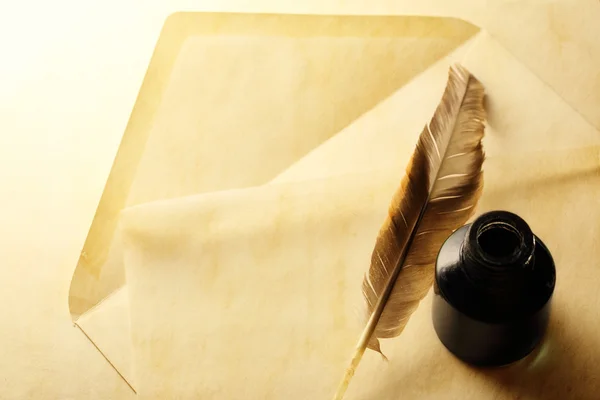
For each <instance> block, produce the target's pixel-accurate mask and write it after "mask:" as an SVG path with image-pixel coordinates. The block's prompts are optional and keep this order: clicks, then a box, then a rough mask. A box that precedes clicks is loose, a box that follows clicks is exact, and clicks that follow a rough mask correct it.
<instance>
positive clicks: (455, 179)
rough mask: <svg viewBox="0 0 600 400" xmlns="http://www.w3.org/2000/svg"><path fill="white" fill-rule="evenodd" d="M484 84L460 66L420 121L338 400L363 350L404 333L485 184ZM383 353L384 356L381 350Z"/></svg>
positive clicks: (376, 255) (366, 285) (368, 280)
mask: <svg viewBox="0 0 600 400" xmlns="http://www.w3.org/2000/svg"><path fill="white" fill-rule="evenodd" d="M483 99H484V88H483V85H482V84H481V83H480V82H479V81H478V80H477V79H476V78H475V77H474V76H473V75H471V73H470V72H469V71H467V69H465V68H464V67H462V66H460V65H453V66H452V67H450V71H449V74H448V81H447V85H446V89H445V91H444V94H443V96H442V100H441V102H440V103H439V105H438V107H437V109H436V111H435V113H434V115H433V118H432V119H431V121H430V122H429V123H428V124H427V125H426V126H425V128H424V129H423V131H422V132H421V135H420V136H419V140H418V143H417V146H416V149H415V151H414V153H413V155H412V158H411V160H410V162H409V164H408V167H407V168H406V175H405V176H404V178H403V180H402V182H401V185H400V187H399V189H398V190H397V191H396V193H395V194H394V196H393V198H392V202H391V205H390V208H389V211H388V217H387V218H386V220H385V222H384V223H383V226H382V227H381V229H380V231H379V235H378V237H377V240H376V242H375V248H374V250H373V253H372V256H371V265H370V268H369V271H368V272H367V273H366V274H365V277H364V280H363V284H362V291H363V295H364V298H365V301H366V304H367V309H368V313H369V319H368V322H367V325H366V327H365V329H364V331H363V333H362V335H361V337H360V340H359V342H358V344H357V346H356V349H355V353H354V355H353V357H352V359H351V362H350V366H349V367H348V369H347V370H346V373H345V376H344V378H343V380H342V382H341V383H340V386H339V387H338V390H337V392H336V394H335V397H334V398H335V399H336V400H341V399H342V398H343V396H344V393H345V391H346V389H347V387H348V385H349V383H350V380H351V379H352V376H353V375H354V371H355V370H356V368H357V366H358V364H359V362H360V360H361V358H362V355H363V354H364V352H365V350H366V349H367V348H369V349H372V350H374V351H377V352H379V353H381V349H380V344H379V339H381V338H393V337H396V336H398V335H400V333H402V331H403V329H404V327H405V326H406V324H407V322H408V320H409V318H410V316H411V315H412V313H413V312H414V311H415V310H416V309H417V307H418V305H419V302H420V301H421V300H422V299H423V298H424V297H425V295H426V294H427V293H428V291H429V289H430V288H431V285H432V284H433V279H434V271H433V269H434V264H435V259H436V257H437V253H438V251H439V249H440V247H441V245H442V244H443V242H444V240H445V239H446V238H447V237H448V236H449V235H450V234H451V233H452V232H454V231H455V230H456V229H458V228H459V227H460V226H462V225H463V224H465V223H466V222H467V220H468V219H469V218H470V217H471V215H472V214H473V212H474V210H475V206H476V204H477V201H478V200H479V197H480V196H481V191H482V189H483V172H482V165H483V160H484V152H483V147H482V144H481V140H482V138H483V134H484V124H485V109H484V103H483ZM382 354H383V353H382Z"/></svg>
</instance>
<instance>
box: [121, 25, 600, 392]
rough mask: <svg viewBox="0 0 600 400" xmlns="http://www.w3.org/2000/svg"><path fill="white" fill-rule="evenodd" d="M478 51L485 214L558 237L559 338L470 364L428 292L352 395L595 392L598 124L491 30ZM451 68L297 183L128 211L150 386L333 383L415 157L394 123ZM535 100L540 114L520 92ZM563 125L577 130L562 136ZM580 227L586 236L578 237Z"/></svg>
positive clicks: (235, 388)
mask: <svg viewBox="0 0 600 400" xmlns="http://www.w3.org/2000/svg"><path fill="white" fill-rule="evenodd" d="M467 46H468V47H467V49H466V55H465V56H464V57H463V64H464V65H465V66H467V67H468V68H469V69H470V70H471V71H473V72H474V73H475V74H476V75H477V76H478V77H479V78H480V79H481V80H482V83H483V84H484V85H485V86H486V87H487V88H488V94H489V129H488V132H487V137H486V139H485V146H486V152H487V154H488V155H489V159H488V161H487V162H486V164H485V166H484V169H485V171H486V178H485V180H486V183H485V191H484V197H483V198H482V201H481V206H480V208H479V212H483V211H486V210H491V209H508V210H511V211H514V212H517V213H519V214H520V215H522V216H523V217H524V218H525V219H526V220H527V221H528V222H529V223H530V224H531V226H532V228H533V229H534V231H535V232H536V233H537V234H538V235H539V236H540V237H541V238H542V239H543V240H544V241H545V242H546V244H547V245H548V246H550V249H551V250H552V252H553V254H554V257H555V260H556V262H557V265H558V269H559V272H558V287H557V291H556V299H555V312H554V314H553V319H552V325H551V328H550V333H549V335H548V339H547V341H546V342H545V344H544V346H543V347H541V348H540V351H541V352H540V354H537V355H534V356H533V357H531V358H530V359H528V360H526V361H525V362H522V363H519V364H517V365H515V366H513V367H511V368H507V369H504V370H500V371H481V370H475V369H470V368H467V367H466V366H464V365H462V364H460V363H459V362H458V361H457V360H456V359H454V358H453V357H451V356H450V355H449V354H448V352H447V351H445V350H444V348H443V346H442V345H441V343H440V342H439V341H438V340H437V338H436V337H435V334H434V333H433V330H432V327H431V323H430V314H429V313H430V309H429V306H428V303H429V298H428V299H427V300H426V301H425V302H424V304H423V305H422V307H420V308H419V310H418V311H417V313H416V315H415V316H414V318H413V320H412V321H411V322H409V325H408V327H407V329H406V331H405V333H404V334H403V335H401V337H400V338H398V339H393V340H389V341H386V342H384V344H383V346H384V347H383V348H384V351H385V352H386V354H387V355H388V357H390V358H391V362H390V364H389V365H385V363H383V362H382V361H381V360H380V358H379V357H378V356H377V355H376V354H374V353H369V354H368V355H367V356H366V357H365V360H364V361H363V363H362V364H361V366H360V367H359V371H358V373H357V376H356V377H355V379H354V381H353V384H352V386H351V388H350V391H349V393H348V398H349V399H352V398H354V399H371V398H382V399H386V398H389V399H392V398H397V396H398V395H399V394H401V395H402V397H403V398H414V399H421V398H432V399H433V398H440V397H442V396H443V397H444V398H456V399H458V398H460V399H465V398H473V399H479V398H500V399H510V398H514V397H515V396H530V397H532V396H533V397H534V398H552V399H563V398H569V397H571V396H574V397H575V398H583V399H586V398H589V399H593V398H595V397H596V393H597V390H598V389H600V382H596V381H594V377H595V376H596V375H597V374H598V373H600V370H598V369H597V368H596V366H595V365H594V363H593V356H591V355H590V354H592V355H593V354H595V352H600V342H598V341H597V340H596V338H595V336H587V335H588V333H586V330H587V329H594V327H595V326H596V322H595V321H596V318H597V311H596V310H597V309H598V307H599V306H600V298H598V296H597V295H596V291H595V286H596V284H597V282H598V280H599V279H600V274H598V273H597V271H595V267H594V265H593V263H591V262H590V261H589V260H593V259H595V258H596V257H597V255H595V253H596V252H597V250H598V249H597V248H596V247H597V246H595V243H596V242H597V241H598V239H599V238H600V232H599V231H598V227H597V226H596V223H595V222H596V221H598V220H600V218H599V217H600V216H599V215H598V212H597V210H598V206H599V205H600V200H599V198H600V197H598V196H599V195H600V190H599V189H598V188H599V187H600V186H599V185H598V184H599V183H600V147H599V146H598V144H600V135H598V131H597V130H596V129H595V128H594V127H593V126H591V125H590V124H589V123H588V122H586V121H585V119H584V118H582V117H581V116H580V115H579V114H578V113H576V112H574V111H573V110H572V109H571V108H570V107H569V106H568V105H566V104H565V103H564V102H562V101H561V100H560V99H559V98H558V97H557V96H556V95H555V94H554V93H552V92H551V91H549V90H548V89H547V87H545V86H544V85H543V84H542V83H540V82H539V80H538V79H537V78H536V77H535V76H534V75H532V74H531V73H530V72H529V71H527V69H525V68H523V67H522V65H521V64H520V63H518V62H516V61H515V59H514V58H513V57H512V56H511V55H510V54H509V53H508V52H506V51H505V50H504V49H502V48H501V47H500V46H499V45H498V43H497V42H496V41H495V40H493V39H491V38H490V37H489V36H488V35H487V34H485V33H482V34H479V35H478V36H477V37H476V38H475V39H473V41H472V42H471V43H468V44H467ZM463 51H464V50H463V49H460V50H459V52H463ZM446 74H447V60H443V61H440V62H439V63H438V64H436V66H434V67H433V68H432V69H430V70H428V71H427V72H426V73H424V74H422V75H420V76H419V77H418V78H416V79H415V80H414V81H413V82H411V84H409V85H407V86H406V87H405V88H403V89H401V90H400V91H398V92H397V93H395V94H394V95H393V96H391V97H390V98H388V99H387V100H386V101H385V102H384V103H382V104H380V105H379V106H378V107H376V108H375V109H373V110H371V111H370V112H369V113H368V114H366V115H364V116H363V117H362V118H361V119H359V120H358V121H356V123H355V124H356V125H358V126H359V128H355V129H354V127H353V126H350V127H349V128H347V129H346V130H345V131H343V132H342V133H340V134H339V135H337V136H336V137H335V138H333V139H332V140H330V141H329V142H328V143H326V144H324V145H322V146H320V147H319V148H318V149H317V150H315V151H314V152H313V153H312V154H310V155H308V156H307V157H305V158H304V159H303V160H301V161H300V162H298V163H296V164H295V166H294V167H292V168H290V169H289V170H288V171H293V170H296V171H297V172H296V175H291V174H290V175H289V176H288V179H289V177H295V179H296V180H301V181H300V182H295V183H286V182H285V176H286V174H285V173H284V174H283V175H282V176H280V181H281V182H282V183H280V184H272V185H267V186H262V187H255V188H250V189H240V190H229V191H223V192H215V193H211V194H206V195H197V196H193V197H184V198H181V199H174V200H168V201H162V202H158V203H155V204H146V205H141V206H137V207H133V208H130V209H128V210H127V211H126V212H125V214H124V216H123V220H122V222H123V225H124V229H125V232H126V243H128V246H127V247H126V253H125V254H126V257H125V264H126V268H127V278H128V279H127V280H128V291H129V296H130V299H131V309H132V310H133V312H132V338H133V349H134V350H133V352H134V364H135V366H136V373H137V382H138V389H139V394H140V395H141V397H142V398H163V397H165V396H168V395H171V396H175V397H177V396H183V397H185V396H193V397H202V398H214V399H218V398H237V397H238V396H240V397H243V398H272V399H279V398H288V399H294V398H298V399H305V398H329V396H331V395H332V393H333V391H334V389H335V387H336V384H337V382H338V380H339V379H340V377H341V374H342V373H343V371H344V368H345V366H346V363H347V362H348V357H349V354H350V352H351V350H352V348H353V345H354V344H355V342H356V340H357V338H358V336H359V334H360V331H361V329H362V326H361V325H360V323H359V321H360V319H359V318H358V317H357V314H359V313H360V310H361V302H362V297H361V291H360V288H359V286H360V283H361V282H362V276H363V274H364V271H365V270H366V266H367V265H368V262H369V259H370V254H371V251H372V246H373V243H374V238H375V237H376V234H377V231H378V229H379V226H380V224H381V222H382V221H383V219H384V216H385V213H386V210H387V204H388V203H389V199H390V198H391V194H392V193H393V191H394V189H395V187H396V185H397V184H398V181H399V175H400V172H399V171H401V170H402V167H403V166H404V165H405V164H406V162H407V161H408V154H409V153H410V151H407V154H405V155H403V156H399V154H400V153H401V151H400V150H399V149H403V148H407V147H408V148H410V147H412V146H407V144H406V141H410V140H412V142H413V143H414V142H415V141H416V135H417V134H418V132H419V131H418V130H414V131H412V132H410V133H408V132H407V133H405V135H402V134H399V133H398V129H397V126H398V124H397V123H393V122H392V121H395V120H396V119H397V118H398V117H397V116H396V114H397V113H398V112H399V110H401V109H403V108H402V106H403V105H405V103H403V102H406V101H408V99H412V98H414V96H415V93H414V92H411V88H412V87H422V88H424V90H425V91H426V92H427V91H428V90H430V89H429V86H428V85H429V84H431V83H432V82H438V83H439V91H440V93H441V91H442V89H443V82H444V78H445V76H446ZM513 81H514V82H520V83H521V86H522V88H521V91H522V94H521V95H520V96H519V94H520V93H519V92H520V91H519V90H518V89H515V90H512V91H509V90H503V87H502V85H503V84H505V82H513ZM530 96H535V97H534V98H535V100H533V97H530ZM533 101H534V102H535V103H536V108H535V110H531V108H530V107H529V108H526V107H525V106H524V105H523V104H521V102H524V103H531V102H533ZM433 105H435V104H433ZM405 108H406V107H405ZM431 108H433V107H431ZM373 115H376V116H377V118H374V117H373ZM532 119H537V121H538V123H537V125H538V126H539V127H540V128H541V129H542V130H543V134H538V133H537V132H536V131H535V130H533V128H534V126H533V125H536V124H534V123H533V122H528V120H532ZM407 120H408V121H410V117H407ZM388 121H389V122H388ZM517 121H520V122H521V123H516V122H517ZM565 121H569V124H568V126H566V125H565V124H564V122H565ZM530 123H531V125H530ZM386 128H387V129H386ZM394 128H395V129H394ZM567 128H569V129H570V130H571V131H572V132H574V134H573V135H571V136H570V137H569V138H568V140H565V137H564V135H561V132H563V131H564V130H566V129H567ZM373 131H376V132H377V136H376V137H377V140H374V139H373V137H374V135H375V134H373V133H372V132H373ZM407 137H408V138H407ZM542 138H543V140H542ZM380 141H382V142H383V143H384V144H383V145H382V144H381V143H380ZM364 154H374V155H376V156H375V157H372V158H371V157H369V156H364ZM363 157H365V158H363ZM326 160H329V161H330V163H327V161H326ZM332 167H333V168H334V169H335V170H336V172H334V173H333V174H329V177H328V178H322V177H321V178H319V175H318V173H317V171H331V168H332ZM369 170H370V172H369V173H366V172H365V171H369ZM304 171H306V172H307V173H308V174H311V173H312V174H313V175H312V179H307V178H306V177H303V176H302V172H304ZM327 175H328V173H325V174H324V176H327ZM200 226H201V227H204V229H202V230H201V229H198V227H200ZM576 232H581V236H584V237H581V238H580V239H578V240H573V239H572V238H573V236H575V235H576ZM583 271H585V272H583ZM166 282H168V284H167V283H166ZM573 292H577V295H573V294H572V293H573ZM586 310H590V311H586ZM190 349H198V351H196V352H192V351H190ZM432 371H435V373H434V374H432V373H431V372H432ZM194 377H201V378H200V379H196V380H194ZM548 378H550V379H548ZM306 382H310V385H307V384H306Z"/></svg>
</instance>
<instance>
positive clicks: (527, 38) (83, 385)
mask: <svg viewBox="0 0 600 400" xmlns="http://www.w3.org/2000/svg"><path fill="white" fill-rule="evenodd" d="M342 3H343V4H342ZM184 9H188V10H202V9H204V10H213V11H238V12H242V11H254V12H256V11H259V12H260V11H262V12H265V11H266V12H273V13H276V12H299V13H308V14H315V13H317V14H318V13H333V14H336V13H340V14H359V15H360V14H369V13H372V14H406V13H410V14H427V15H431V14H433V15H435V14H442V15H446V14H448V13H449V12H450V13H451V14H452V13H458V14H460V16H461V17H463V18H466V19H468V20H470V21H472V22H473V23H474V24H476V25H480V26H484V27H485V28H486V29H487V30H488V31H490V32H491V33H492V34H493V35H494V37H496V38H497V39H498V40H499V41H500V42H501V43H502V45H503V46H504V47H506V49H507V50H508V51H509V52H511V53H512V54H514V55H516V56H517V58H518V60H519V61H520V62H523V63H524V65H526V66H527V68H528V69H529V70H530V71H532V72H533V73H534V74H535V75H537V76H538V77H540V78H541V80H542V81H544V82H546V83H547V84H548V85H549V87H550V88H552V89H553V90H554V91H556V92H557V93H558V94H559V95H560V96H561V97H563V98H564V99H565V100H566V101H567V103H568V104H570V105H571V106H573V107H574V109H576V110H578V111H579V112H580V113H581V114H582V115H583V116H585V118H586V119H587V120H588V121H590V122H592V123H593V124H595V126H596V127H598V119H599V118H598V115H599V114H598V112H599V111H598V110H600V106H599V104H598V99H597V97H595V96H597V94H598V93H600V91H599V90H597V88H598V84H599V79H600V78H599V77H598V74H597V65H598V57H600V51H599V46H600V41H598V37H599V36H600V34H599V30H600V25H598V24H597V21H598V20H599V18H600V5H599V4H598V3H597V2H595V1H589V2H588V1H584V2H578V3H577V4H576V5H572V3H571V2H548V1H537V0H534V1H519V2H515V1H510V0H508V1H500V0H495V1H488V2H481V1H478V0H474V1H472V2H471V1H466V0H465V1H438V0H428V1H419V2H414V1H387V0H380V1H363V0H353V1H344V2H341V1H322V0H318V1H317V0H307V1H303V2H301V3H298V2H282V1H275V0H273V1H269V0H260V1H257V0H252V1H247V0H225V1H223V0H218V1H217V0H207V1H198V0H175V1H163V0H151V1H144V2H141V1H133V0H123V1H118V2H117V1H113V0H107V1H103V2H101V3H93V4H92V3H90V2H79V1H70V0H57V1H53V2H41V1H40V2H34V1H23V2H8V1H6V2H2V4H1V5H0V22H1V23H0V44H1V47H2V51H3V53H2V54H3V56H2V62H1V63H0V82H1V87H2V90H0V144H1V146H0V185H1V187H2V188H3V192H2V193H3V197H2V206H3V207H2V208H1V211H0V220H1V221H2V230H1V232H2V242H0V252H1V254H2V260H3V263H2V268H0V279H1V281H2V282H3V283H4V285H3V286H2V290H1V291H0V300H1V303H0V304H2V306H1V307H0V318H1V321H2V330H1V331H0V338H1V339H2V342H3V344H4V345H3V346H2V352H1V356H2V362H1V363H0V398H3V399H5V398H6V399H40V398H43V399H61V400H62V399H82V398H84V399H129V398H134V396H133V392H131V390H130V389H129V388H128V387H127V385H126V384H125V383H124V382H123V381H122V380H121V379H120V378H119V377H118V375H117V374H116V373H115V372H114V370H113V369H112V368H111V367H110V366H109V365H108V364H107V363H106V362H105V360H103V359H102V358H101V356H99V355H98V352H97V351H96V350H95V349H94V348H93V346H92V345H91V344H90V342H89V341H87V340H86V339H85V338H84V337H83V335H81V333H80V332H79V331H78V330H77V329H76V328H73V326H72V324H71V322H70V318H69V311H68V309H67V306H66V304H65V299H66V298H67V296H68V290H69V289H68V287H69V280H70V277H71V275H72V273H73V270H74V265H75V263H76V261H77V258H78V256H79V251H80V249H81V248H82V246H83V242H84V240H85V236H86V233H87V231H88V228H89V226H90V223H91V221H92V219H93V216H94V211H95V209H96V206H97V204H98V199H99V198H100V195H101V193H102V191H103V187H104V184H105V182H106V178H107V177H108V173H109V170H110V168H111V164H112V161H113V159H114V156H115V154H116V150H117V148H118V146H119V141H120V139H121V136H122V133H123V131H124V129H125V126H126V124H127V119H128V117H129V114H130V112H131V109H132V107H133V105H134V103H135V99H136V95H137V92H138V90H139V88H140V85H141V83H142V79H143V76H144V73H145V71H146V67H147V65H148V62H149V61H150V58H151V55H152V51H153V49H154V46H155V44H156V41H157V39H158V38H159V34H160V29H161V26H162V24H163V23H164V20H165V18H166V17H167V15H169V14H170V13H172V12H174V11H179V10H184ZM533 106H535V104H534V105H533ZM527 107H528V108H529V107H531V105H528V106H527ZM419 110H420V109H419ZM419 112H420V111H419ZM571 131H573V130H572V129H571V130H568V132H569V133H570V132H571ZM543 133H544V132H542V131H539V132H538V134H540V135H542V134H543ZM566 188H567V189H568V187H566ZM592 200H593V199H592ZM550 222H551V219H549V222H548V223H550ZM568 233H569V234H571V232H568ZM573 236H577V235H576V234H573ZM582 257H583V256H582ZM589 259H591V257H590V258H587V257H586V258H585V260H584V261H588V260H589ZM582 265H588V264H586V263H585V262H583V263H582ZM584 272H587V271H582V272H581V274H582V275H585V274H584ZM559 277H560V276H559ZM577 278H578V277H577ZM573 279H574V278H573V276H572V277H571V282H572V281H573ZM591 282H593V280H592V279H590V283H589V284H591ZM566 284H570V283H567V282H565V285H566ZM589 284H588V285H589ZM588 295H589V293H587V291H585V290H582V291H580V292H576V293H575V297H576V301H575V303H574V304H578V305H579V304H581V309H583V310H584V311H583V314H582V315H584V317H587V316H590V315H592V314H593V313H594V312H596V310H597V308H594V307H591V306H590V305H589V304H591V303H586V302H585V301H587V297H588ZM125 310H126V308H125ZM119 315H120V316H122V313H121V314H119ZM425 317H427V316H426V315H424V317H423V318H425ZM596 317H597V315H596ZM125 321H126V319H125ZM584 321H589V320H588V319H585V318H584ZM563 322H564V323H562V322H561V324H560V326H559V328H560V329H559V330H558V332H561V330H562V332H565V335H561V337H562V338H564V340H562V341H560V342H559V345H560V347H559V348H560V349H562V351H559V352H557V353H555V354H556V355H557V356H558V357H557V358H555V359H554V360H559V361H560V360H567V362H566V364H565V367H567V368H566V369H565V371H567V370H568V367H571V366H574V365H589V363H590V360H592V359H593V357H595V355H594V352H593V351H589V352H588V355H581V354H580V353H573V354H576V355H575V356H572V355H571V352H570V351H567V350H568V349H569V348H570V347H579V346H582V344H581V343H587V340H588V339H587V338H588V337H593V334H594V333H595V327H594V326H593V325H590V324H589V323H588V322H586V324H584V325H582V326H581V330H580V331H576V332H573V331H564V328H566V327H569V326H570V325H569V324H571V323H572V322H580V321H576V320H574V319H573V318H572V317H570V316H569V315H566V319H564V320H563ZM113 323H114V322H113ZM125 325H126V324H125ZM415 334H416V331H415V333H413V335H415ZM418 334H420V332H419V333H418ZM429 334H431V332H429ZM119 336H120V337H118V338H117V339H122V334H120V335H119ZM407 340H408V339H407ZM592 349H593V346H592ZM435 351H438V350H435ZM426 355H427V353H425V354H424V356H426ZM417 363H418V362H417ZM427 363H428V362H427ZM427 363H425V365H429V364H427ZM411 365H414V363H413V364H411ZM551 365H552V364H551ZM554 365H556V364H554ZM411 368H412V367H411ZM432 368H433V371H434V372H435V371H439V367H438V366H436V365H432ZM590 368H591V367H590ZM554 369H555V370H556V368H554ZM545 371H547V369H546V370H545V369H541V370H540V371H539V372H538V374H537V375H535V376H534V379H530V381H529V382H528V383H527V382H525V383H524V386H525V387H526V388H528V389H527V390H526V391H525V393H526V394H527V396H525V397H529V398H535V397H536V390H537V389H536V388H537V387H538V386H541V385H542V384H543V383H545V384H546V385H556V387H557V388H558V393H560V390H569V389H570V390H571V393H573V397H577V395H578V394H580V395H581V394H582V393H588V392H585V390H587V389H593V388H594V387H593V385H594V378H593V377H590V376H589V375H586V374H583V375H581V376H583V378H584V379H581V380H580V381H577V383H575V384H573V385H568V384H567V385H566V386H562V381H558V380H556V379H554V380H553V378H556V374H550V375H545V374H544V372H545ZM591 371H593V369H592V370H591ZM546 376H547V377H548V379H547V381H546V380H545V378H546ZM565 376H567V377H569V376H571V375H569V374H568V372H567V374H566V375H565ZM388 378H389V381H392V382H393V380H394V379H397V377H396V376H395V375H393V376H391V377H387V376H386V378H385V379H386V382H388ZM408 378H410V376H409V377H408ZM449 378H452V377H451V376H445V377H444V379H439V380H437V381H435V382H439V383H440V387H442V388H443V387H446V386H447V385H449V386H451V387H454V390H458V389H457V388H456V386H453V385H457V384H456V383H452V382H449V381H447V379H449ZM572 378H573V379H572V381H573V382H575V379H576V376H575V375H572ZM517 379H518V378H517V377H514V378H510V377H502V376H500V377H499V378H498V380H502V381H507V386H509V387H510V386H512V387H515V380H517ZM435 382H428V383H425V382H419V383H418V384H417V386H416V387H421V388H422V387H424V386H425V385H429V386H430V387H433V386H435V385H434V383H435ZM432 385H433V386H432ZM561 388H562V389H561ZM439 390H442V389H439ZM463 390H465V391H466V392H467V393H468V392H469V391H471V390H472V388H470V387H468V386H465V387H463ZM454 393H458V392H457V391H456V392H454ZM580 397H583V395H582V396H580Z"/></svg>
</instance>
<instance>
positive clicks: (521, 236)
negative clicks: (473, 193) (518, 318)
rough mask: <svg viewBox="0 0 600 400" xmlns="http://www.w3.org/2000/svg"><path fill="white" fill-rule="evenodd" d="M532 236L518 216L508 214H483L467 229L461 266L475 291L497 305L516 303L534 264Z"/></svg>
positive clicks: (522, 293) (500, 212) (502, 212)
mask: <svg viewBox="0 0 600 400" xmlns="http://www.w3.org/2000/svg"><path fill="white" fill-rule="evenodd" d="M534 251H535V236H534V234H533V232H532V231H531V229H530V228H529V225H527V223H526V222H525V221H524V220H523V219H521V218H520V217H519V216H518V215H515V214H513V213H510V212H507V211H493V212H489V213H486V214H483V215H482V216H480V217H479V218H477V220H475V222H474V223H473V224H472V225H471V226H470V227H469V230H468V231H467V234H466V236H465V238H464V241H463V244H462V247H461V250H460V257H461V264H462V268H463V271H464V273H465V275H466V277H467V279H468V280H469V281H470V282H471V284H472V285H473V286H474V288H475V289H477V290H479V291H481V292H483V293H485V294H487V295H488V296H490V297H495V298H497V299H499V301H500V302H502V303H505V305H508V303H513V302H518V301H519V300H520V298H521V297H522V296H524V295H526V294H525V293H524V290H523V289H524V287H525V285H526V284H527V279H528V277H529V276H530V273H531V271H532V270H533V267H534V265H535V260H534Z"/></svg>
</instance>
